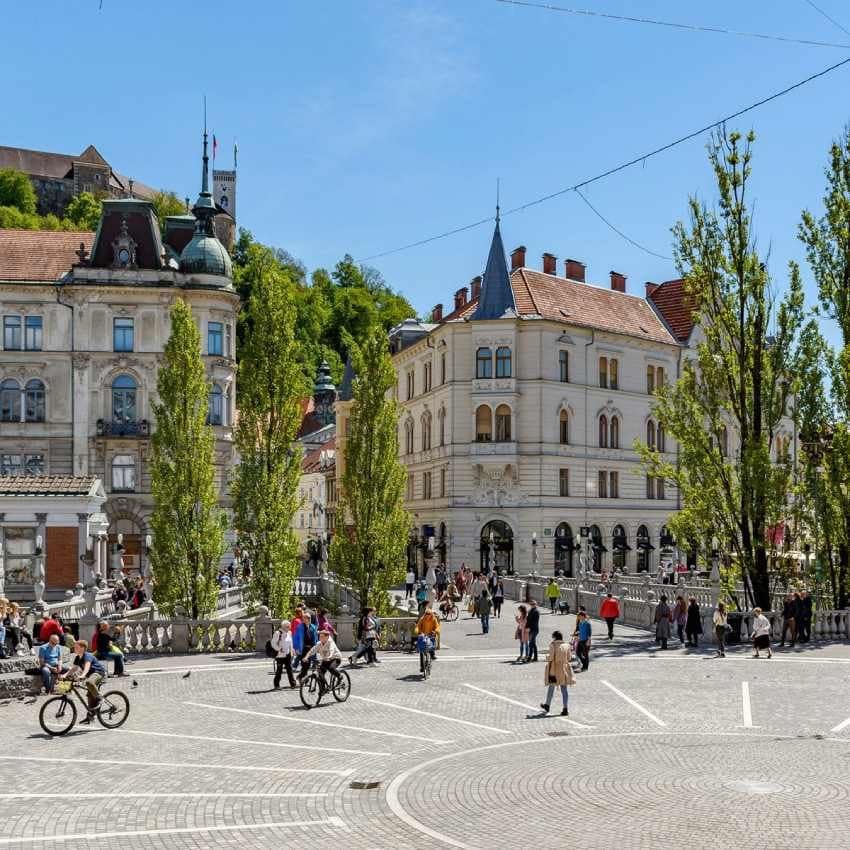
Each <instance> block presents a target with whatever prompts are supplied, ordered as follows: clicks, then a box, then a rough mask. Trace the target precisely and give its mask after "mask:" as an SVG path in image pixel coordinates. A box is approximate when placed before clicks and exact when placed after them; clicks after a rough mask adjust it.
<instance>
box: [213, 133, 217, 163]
mask: <svg viewBox="0 0 850 850" xmlns="http://www.w3.org/2000/svg"><path fill="white" fill-rule="evenodd" d="M217 149H218V139H216V137H215V133H213V162H215V152H216V150H217Z"/></svg>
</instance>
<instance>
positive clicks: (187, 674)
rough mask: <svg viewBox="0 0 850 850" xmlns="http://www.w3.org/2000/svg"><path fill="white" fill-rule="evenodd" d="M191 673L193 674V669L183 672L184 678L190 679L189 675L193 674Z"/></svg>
mask: <svg viewBox="0 0 850 850" xmlns="http://www.w3.org/2000/svg"><path fill="white" fill-rule="evenodd" d="M191 675H192V671H191V670H189V671H188V672H186V673H184V674H183V678H184V679H188V678H189V676H191Z"/></svg>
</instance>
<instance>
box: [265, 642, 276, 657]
mask: <svg viewBox="0 0 850 850" xmlns="http://www.w3.org/2000/svg"><path fill="white" fill-rule="evenodd" d="M266 658H277V650H276V649H275V648H274V647H273V646H272V642H271V641H270V640H267V641H266Z"/></svg>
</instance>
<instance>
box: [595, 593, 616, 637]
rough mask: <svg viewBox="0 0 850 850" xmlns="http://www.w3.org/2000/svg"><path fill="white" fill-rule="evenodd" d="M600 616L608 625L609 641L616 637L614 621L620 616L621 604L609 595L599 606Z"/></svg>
mask: <svg viewBox="0 0 850 850" xmlns="http://www.w3.org/2000/svg"><path fill="white" fill-rule="evenodd" d="M599 616H600V617H601V618H602V619H603V620H605V622H606V623H607V624H608V639H609V640H610V639H611V638H613V637H614V621H615V620H616V619H617V617H619V616H620V603H619V602H618V601H617V600H616V599H614V594H613V593H609V594H608V595H607V596H606V597H605V598H604V599H603V600H602V604H601V605H600V606H599Z"/></svg>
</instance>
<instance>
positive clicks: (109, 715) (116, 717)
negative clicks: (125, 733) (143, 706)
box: [97, 691, 130, 729]
mask: <svg viewBox="0 0 850 850" xmlns="http://www.w3.org/2000/svg"><path fill="white" fill-rule="evenodd" d="M129 716H130V700H128V699H127V694H125V693H122V692H121V691H107V692H106V693H105V694H101V695H100V708H98V710H97V719H98V720H99V721H100V724H101V726H105V727H106V728H107V729H117V728H118V727H119V726H121V724H122V723H124V721H125V720H126V719H127V718H128V717H129Z"/></svg>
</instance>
